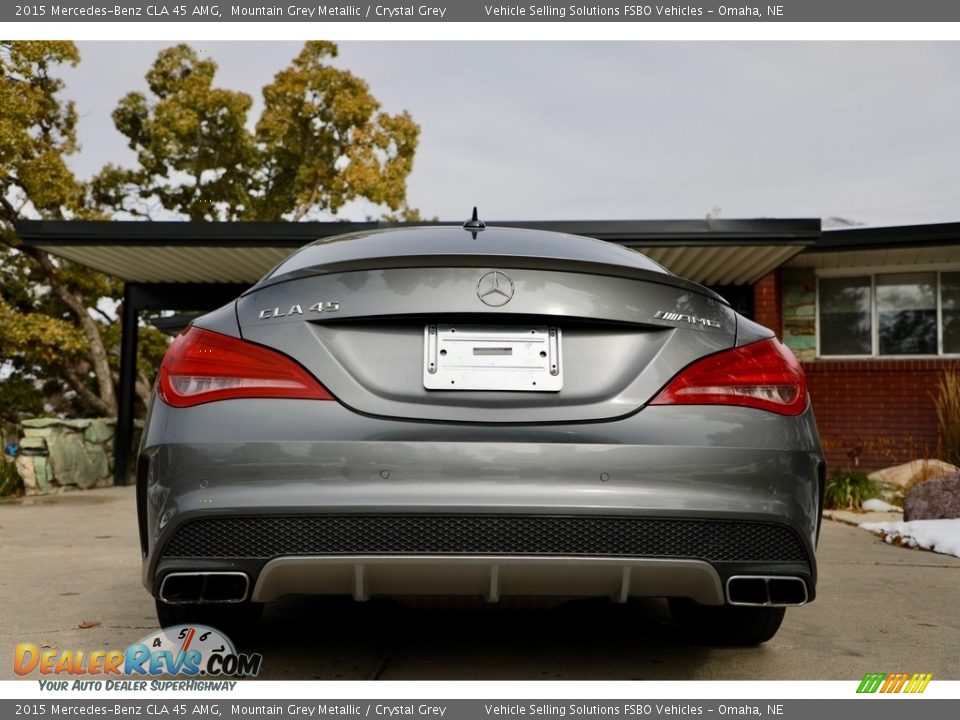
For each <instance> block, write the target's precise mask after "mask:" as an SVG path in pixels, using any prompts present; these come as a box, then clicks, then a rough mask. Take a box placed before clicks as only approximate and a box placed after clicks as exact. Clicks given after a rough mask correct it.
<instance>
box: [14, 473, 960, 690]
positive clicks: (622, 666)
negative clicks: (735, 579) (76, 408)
mask: <svg viewBox="0 0 960 720" xmlns="http://www.w3.org/2000/svg"><path fill="white" fill-rule="evenodd" d="M818 555H819V561H820V583H819V588H818V599H817V601H816V602H814V603H813V604H811V605H810V606H808V607H802V608H796V609H793V610H788V611H787V617H786V620H785V621H784V624H783V627H782V628H781V630H780V632H779V634H778V635H777V636H776V637H775V638H774V639H773V640H772V641H771V642H769V643H767V644H765V645H763V646H760V647H756V648H746V649H728V648H695V647H689V646H686V645H683V644H681V643H679V642H678V639H677V637H676V634H675V632H674V629H673V627H672V625H671V623H670V619H669V614H668V613H667V610H666V607H665V605H664V604H663V603H662V602H658V601H650V602H640V603H636V604H631V605H627V606H618V605H612V604H609V603H606V602H593V601H590V602H576V603H568V604H566V605H564V606H561V607H558V608H554V609H550V610H531V609H506V610H504V609H496V608H494V609H476V608H474V609H462V610H457V609H450V608H447V609H442V610H437V609H425V608H419V609H410V608H406V607H401V606H399V605H396V604H394V603H390V602H381V601H374V602H370V603H365V604H355V603H353V602H352V601H340V600H327V599H313V598H289V599H286V600H283V601H280V602H278V603H275V604H273V605H271V606H269V607H268V608H267V611H266V614H265V615H264V622H263V627H262V631H261V633H260V635H259V638H258V639H257V640H256V641H255V643H254V645H253V646H252V647H250V650H255V651H258V652H262V653H263V654H264V663H263V671H262V673H261V677H266V678H277V679H280V678H282V679H330V680H332V679H381V678H382V679H389V680H412V679H416V680H429V679H463V680H493V679H528V680H545V679H607V680H614V679H631V680H633V679H639V680H648V679H667V680H736V679H769V680H775V679H776V680H781V679H796V680H814V679H833V680H841V679H855V678H860V677H862V676H863V674H864V673H866V672H895V671H903V672H932V673H933V674H934V677H935V678H938V679H941V680H945V679H953V680H956V679H960V614H958V613H957V607H956V603H957V598H958V595H957V588H960V558H954V557H948V556H944V555H936V554H933V553H929V552H923V551H918V550H908V549H904V548H899V547H893V546H889V545H886V544H884V543H883V542H881V541H880V540H878V539H877V538H875V537H874V536H872V535H870V534H869V533H867V532H865V531H863V530H859V529H857V528H853V527H850V526H847V525H844V524H841V523H836V522H829V521H827V522H825V524H824V528H823V534H822V538H821V545H820V550H819V553H818ZM0 618H2V620H0V679H14V678H16V676H15V675H14V672H13V651H14V646H15V645H16V644H17V643H19V642H35V643H38V644H40V645H48V646H51V647H55V648H60V649H83V650H95V649H123V648H125V647H126V646H127V645H129V644H130V643H132V642H134V641H136V640H139V639H140V638H142V637H143V636H144V635H146V634H147V633H148V632H150V631H152V630H153V629H154V628H155V627H156V626H155V620H154V615H153V601H152V600H151V599H150V598H149V597H148V595H147V593H146V592H145V591H144V590H143V588H142V586H141V585H140V562H139V552H138V549H137V530H136V517H135V510H134V492H133V488H110V489H106V490H93V491H87V492H76V493H70V494H64V495H59V496H55V497H49V498H41V499H29V500H19V501H12V502H4V503H0ZM84 621H93V622H98V623H99V624H98V625H95V626H94V627H91V628H89V629H80V628H79V625H80V624H81V623H84Z"/></svg>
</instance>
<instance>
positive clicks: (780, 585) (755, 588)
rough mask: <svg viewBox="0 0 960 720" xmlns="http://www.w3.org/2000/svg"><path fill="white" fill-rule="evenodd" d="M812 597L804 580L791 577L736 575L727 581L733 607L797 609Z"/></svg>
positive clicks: (729, 597) (728, 599)
mask: <svg viewBox="0 0 960 720" xmlns="http://www.w3.org/2000/svg"><path fill="white" fill-rule="evenodd" d="M809 599H810V595H809V593H808V592H807V583H806V582H804V581H803V579H801V578H798V577H793V576H789V575H734V576H732V577H730V578H728V579H727V602H728V603H730V604H731V605H747V606H754V607H756V606H765V607H795V606H797V605H804V604H805V603H806V602H807V600H809Z"/></svg>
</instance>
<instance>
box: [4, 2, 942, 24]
mask: <svg viewBox="0 0 960 720" xmlns="http://www.w3.org/2000/svg"><path fill="white" fill-rule="evenodd" d="M271 21H273V22H304V23H329V22H379V23H392V22H640V23H647V22H858V23H859V22H897V23H901V22H957V21H960V3H946V2H943V0H773V2H772V3H770V4H767V3H766V2H764V3H750V2H746V3H741V2H731V3H721V2H713V1H709V2H693V3H655V4H641V3H636V2H631V1H630V0H620V1H619V2H614V1H612V0H593V1H590V0H588V1H587V2H570V3H567V2H556V1H554V2H542V1H540V2H495V1H494V0H466V1H464V0H457V1H456V2H448V3H444V2H438V1H437V0H432V2H425V3H416V2H413V3H406V2H403V1H402V0H395V1H394V2H389V1H388V2H350V1H345V2H322V1H321V2H318V1H316V0H314V1H313V2H310V1H309V0H296V1H295V2H289V1H287V0H281V1H279V2H275V3H271V2H260V1H259V0H231V2H214V3H200V2H141V1H140V0H62V1H61V2H47V1H46V0H39V1H37V2H31V3H13V4H8V3H3V6H2V7H0V22H4V23H9V22H206V23H210V22H214V23H224V22H271Z"/></svg>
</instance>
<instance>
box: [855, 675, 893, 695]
mask: <svg viewBox="0 0 960 720" xmlns="http://www.w3.org/2000/svg"><path fill="white" fill-rule="evenodd" d="M885 677H886V675H885V674H884V673H867V674H866V675H864V676H863V680H861V681H860V687H858V688H857V692H858V693H875V692H876V691H877V690H878V689H879V688H880V683H882V682H883V680H884V678H885Z"/></svg>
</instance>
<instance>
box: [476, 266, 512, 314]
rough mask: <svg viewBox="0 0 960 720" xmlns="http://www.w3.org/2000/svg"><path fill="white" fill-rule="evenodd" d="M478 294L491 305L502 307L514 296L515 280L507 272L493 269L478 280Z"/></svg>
mask: <svg viewBox="0 0 960 720" xmlns="http://www.w3.org/2000/svg"><path fill="white" fill-rule="evenodd" d="M477 296H478V297H479V298H480V299H481V300H482V301H483V302H484V303H486V304H487V305H490V306H491V307H500V306H501V305H506V304H507V303H508V302H510V298H512V297H513V280H511V279H510V278H509V277H508V276H507V274H506V273H503V272H500V271H499V270H493V271H491V272H488V273H485V274H484V275H483V276H482V277H481V278H480V280H479V281H478V282H477Z"/></svg>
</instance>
